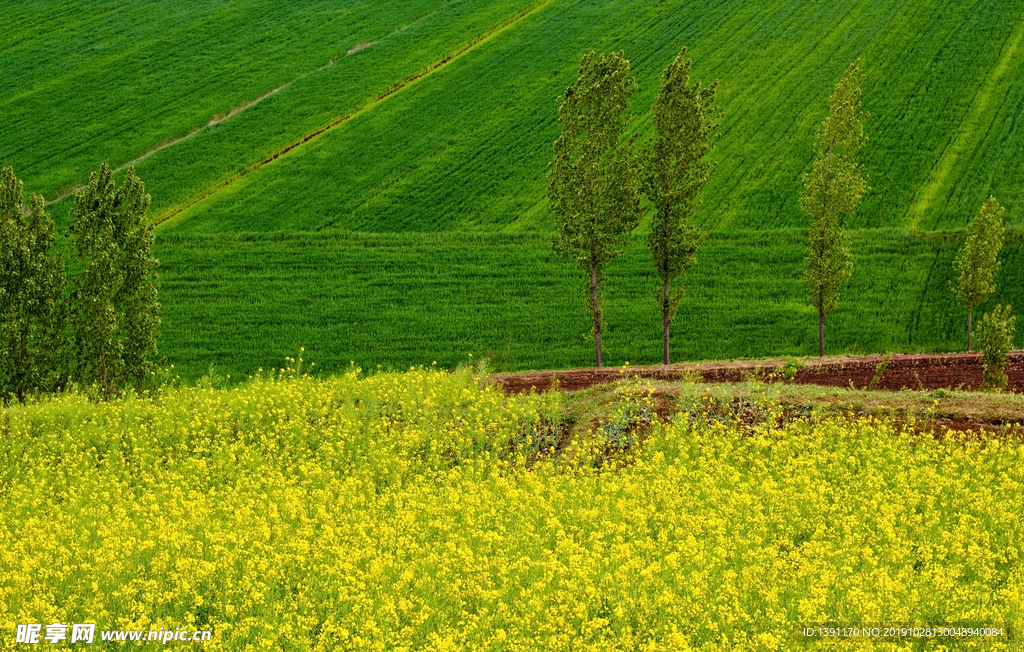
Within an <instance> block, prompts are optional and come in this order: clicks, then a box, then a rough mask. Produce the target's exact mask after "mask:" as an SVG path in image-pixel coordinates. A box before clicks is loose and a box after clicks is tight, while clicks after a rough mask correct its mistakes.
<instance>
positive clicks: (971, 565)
mask: <svg viewBox="0 0 1024 652" xmlns="http://www.w3.org/2000/svg"><path fill="white" fill-rule="evenodd" d="M624 395H629V396H631V397H632V398H631V399H630V400H634V401H636V403H634V405H640V403H642V401H643V400H644V397H643V396H642V392H639V393H638V392H635V391H634V392H632V393H630V392H625V394H624ZM638 397H639V398H638ZM560 400H562V399H561V398H560V397H559V395H558V394H557V393H556V392H552V393H550V394H544V395H524V396H515V397H507V396H505V395H503V394H502V393H501V392H500V391H499V390H498V389H496V388H494V387H491V386H486V385H484V384H482V383H481V382H480V381H479V379H478V378H475V377H474V376H473V375H472V374H471V373H470V372H468V371H460V372H457V373H453V374H451V373H445V372H439V371H434V370H431V369H414V370H411V371H408V372H404V373H381V374H377V375H371V376H365V375H363V374H361V373H360V372H359V370H357V369H353V370H352V371H351V373H348V374H346V375H343V376H340V377H335V378H331V379H325V380H317V379H313V378H309V377H291V378H282V377H277V378H275V377H270V378H262V379H255V380H252V381H250V382H248V383H245V384H242V385H240V386H238V387H235V388H232V389H212V388H206V389H203V388H166V389H164V390H163V391H162V392H161V393H160V395H159V396H157V397H155V398H131V397H129V398H126V399H123V400H119V401H114V402H110V403H106V404H103V403H99V404H97V403H94V402H90V401H88V400H87V399H86V398H83V397H82V396H78V395H67V396H60V397H57V398H53V399H48V400H44V401H40V402H37V403H31V404H28V405H25V406H18V405H15V406H11V407H8V408H6V409H5V410H4V411H3V415H2V424H0V460H2V462H3V464H2V466H0V648H3V649H7V648H15V647H20V646H17V645H15V643H14V631H15V628H16V625H17V624H19V623H53V622H61V623H85V622H95V623H97V624H98V628H100V629H129V628H139V629H144V628H149V629H155V628H158V627H164V628H175V627H189V628H193V629H211V630H213V632H214V634H213V640H212V641H210V642H207V643H204V644H201V649H204V650H381V651H384V650H387V651H402V650H405V651H412V650H436V651H442V650H494V651H498V650H507V651H519V650H523V651H526V650H537V651H541V650H544V651H549V650H551V651H569V650H573V651H584V650H585V651H593V652H597V651H603V650H638V651H640V650H645V651H646V650H652V651H653V650H659V651H660V650H788V649H793V648H794V647H800V646H801V644H799V643H797V642H796V641H795V640H794V627H795V626H796V625H797V624H800V623H822V622H842V623H889V622H891V623H946V622H961V621H969V622H992V623H1005V622H1021V615H1022V614H1021V598H1022V595H1024V575H1022V566H1021V565H1020V563H1019V557H1020V556H1021V550H1022V534H1024V527H1022V525H1021V516H1022V514H1024V492H1022V483H1024V464H1022V457H1024V454H1022V453H1024V450H1022V445H1021V443H1020V442H1019V441H1017V440H1012V439H1006V438H1003V439H1000V438H999V437H995V436H991V437H983V438H978V437H975V438H967V437H958V436H948V437H945V438H940V439H936V438H934V437H932V436H930V435H929V436H925V435H917V434H914V433H913V432H911V431H909V430H905V429H901V428H898V427H897V426H896V425H894V424H893V423H890V422H886V421H878V420H874V419H850V418H841V417H829V418H824V419H817V420H810V419H794V420H789V421H783V420H780V419H777V418H774V416H773V413H772V410H773V408H772V406H770V405H768V406H763V409H764V412H765V414H767V415H768V417H767V418H765V419H763V420H761V422H759V423H755V424H749V423H746V424H742V423H739V422H735V421H729V420H723V419H717V420H716V419H709V418H705V417H704V416H702V415H701V414H697V413H694V414H687V413H682V414H677V415H675V416H674V417H672V418H671V419H670V420H669V421H668V422H660V421H654V422H652V423H651V425H650V426H649V428H648V430H647V431H646V432H645V434H644V436H643V438H642V441H640V440H639V439H636V438H634V439H632V440H629V438H628V437H627V436H626V435H622V433H621V432H619V431H617V430H615V424H614V423H609V424H602V425H601V426H600V427H599V428H597V429H593V430H592V431H591V433H590V435H589V437H590V439H587V436H581V438H580V441H578V442H575V443H573V444H570V445H569V447H567V448H565V449H563V450H561V451H559V453H558V454H552V453H551V452H550V451H545V450H544V449H545V447H546V446H548V445H550V442H551V438H550V437H549V436H548V435H549V434H550V432H551V431H552V428H557V426H558V421H559V418H560V416H559V415H560V405H559V402H560ZM641 407H642V406H641ZM641 412H642V411H641ZM641 412H638V411H636V410H633V411H632V412H631V411H630V410H628V409H627V410H625V412H623V411H621V410H620V412H619V413H618V416H617V417H616V418H618V419H619V420H620V425H621V422H622V420H623V419H625V420H627V421H628V420H629V419H637V418H639V417H638V416H637V415H638V414H641ZM620 430H621V429H620ZM613 431H614V432H613ZM609 433H612V434H614V436H612V435H610V434H609ZM627 440H628V441H627ZM609 442H611V448H609ZM623 442H625V443H623ZM616 446H617V447H618V448H616ZM609 450H612V453H609V452H608V451H609ZM616 451H618V452H616ZM115 645H122V644H115ZM914 645H915V644H911V643H909V642H904V643H898V642H890V643H868V644H865V643H863V642H860V643H856V642H846V643H840V644H836V645H833V646H829V647H830V649H836V650H843V649H868V648H870V649H873V650H895V649H921V648H920V645H917V647H915V646H914ZM954 647H955V649H965V648H967V649H970V648H973V647H977V648H979V649H980V648H984V649H986V650H999V649H1008V646H1007V645H1006V644H1002V643H980V642H974V643H968V644H961V645H956V646H951V645H946V646H944V645H943V644H941V643H934V644H929V647H928V648H927V649H934V650H940V649H954ZM800 649H803V647H800Z"/></svg>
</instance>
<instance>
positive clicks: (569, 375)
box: [491, 352, 1024, 393]
mask: <svg viewBox="0 0 1024 652" xmlns="http://www.w3.org/2000/svg"><path fill="white" fill-rule="evenodd" d="M883 358H884V356H881V355H868V356H856V357H833V358H820V359H819V358H810V359H806V360H805V361H804V362H803V366H802V367H799V368H796V367H795V366H794V364H793V363H790V368H789V370H788V371H789V372H790V374H791V375H792V379H791V381H790V382H793V383H798V384H804V385H826V386H831V387H850V385H851V384H852V385H853V387H855V388H857V389H866V388H868V387H869V386H871V385H872V381H874V387H875V388H877V389H881V390H900V389H904V388H907V389H927V390H931V389H939V388H948V389H957V388H960V389H978V388H980V387H981V385H982V372H983V367H982V363H981V356H980V354H978V353H944V354H902V355H893V356H891V357H889V359H888V360H887V362H886V364H885V365H884V369H881V370H880V363H882V361H883ZM786 365H787V361H786V360H782V359H777V360H738V361H731V362H701V363H690V364H677V365H669V366H665V365H656V366H650V367H629V368H628V370H627V371H626V374H628V376H633V375H637V376H640V377H641V378H652V379H659V380H680V379H683V378H687V377H689V378H692V379H698V378H699V379H700V380H702V381H703V382H710V383H718V382H739V381H742V380H747V379H754V378H757V379H761V380H764V379H768V378H769V377H771V378H773V379H781V378H784V377H785V376H786V372H787V369H786ZM879 370H880V371H881V373H878V372H879ZM794 372H795V373H794ZM698 374H699V376H698ZM1006 374H1007V376H1008V377H1009V388H1010V389H1012V390H1013V391H1015V392H1020V391H1024V352H1015V353H1011V354H1010V367H1009V368H1008V369H1007V370H1006ZM876 375H877V380H876ZM623 377H624V373H623V368H622V367H608V368H604V369H569V370H564V371H534V372H526V373H518V374H499V375H494V376H491V380H493V381H494V382H496V383H498V384H499V385H501V386H502V387H503V388H504V389H505V391H506V392H510V393H518V392H526V391H530V389H536V390H538V391H545V390H547V389H550V388H551V386H552V380H553V379H555V378H557V379H558V388H559V389H561V390H576V389H585V388H587V387H593V386H594V385H600V384H603V383H610V382H614V381H616V380H618V379H620V378H623Z"/></svg>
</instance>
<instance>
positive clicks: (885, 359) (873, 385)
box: [868, 353, 921, 390]
mask: <svg viewBox="0 0 1024 652" xmlns="http://www.w3.org/2000/svg"><path fill="white" fill-rule="evenodd" d="M891 358H892V354H890V353H886V354H885V355H883V356H882V359H881V360H879V361H878V364H876V365H875V375H874V376H872V377H871V382H870V383H868V389H869V390H874V389H877V388H878V382H879V381H880V380H882V374H884V373H885V370H886V368H887V367H888V366H889V360H890V359H891ZM917 382H918V383H920V382H921V381H920V379H918V381H917Z"/></svg>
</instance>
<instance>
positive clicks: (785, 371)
mask: <svg viewBox="0 0 1024 652" xmlns="http://www.w3.org/2000/svg"><path fill="white" fill-rule="evenodd" d="M805 366H807V363H806V362H804V361H803V360H799V359H797V358H793V357H787V358H786V362H785V364H783V365H782V377H783V379H785V380H786V381H791V380H793V379H794V378H796V375H797V374H798V373H800V370H801V369H803V368H804V367H805Z"/></svg>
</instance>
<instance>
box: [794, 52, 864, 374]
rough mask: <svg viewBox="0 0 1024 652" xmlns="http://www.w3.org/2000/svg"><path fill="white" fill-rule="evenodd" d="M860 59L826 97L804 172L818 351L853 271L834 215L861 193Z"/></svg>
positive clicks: (807, 266)
mask: <svg viewBox="0 0 1024 652" xmlns="http://www.w3.org/2000/svg"><path fill="white" fill-rule="evenodd" d="M862 81H863V78H862V77H861V76H860V60H857V61H854V62H853V63H852V64H850V67H849V68H847V69H846V72H845V73H843V78H842V79H841V80H840V81H839V83H838V84H837V85H836V89H835V91H834V92H833V93H832V98H831V99H830V100H829V111H828V117H827V118H825V121H824V122H823V123H822V124H821V128H820V129H818V133H817V135H816V136H815V150H816V152H815V159H814V164H813V166H812V168H811V171H810V172H807V173H805V174H804V177H803V182H804V192H803V194H802V195H801V196H800V208H801V209H802V210H803V211H804V212H805V213H806V214H807V215H809V216H810V217H811V226H810V228H809V229H808V242H807V258H806V259H805V262H804V280H805V281H806V283H807V288H808V289H809V290H810V293H811V303H812V305H813V306H814V308H815V309H816V310H817V311H818V355H822V356H823V355H825V318H826V317H828V316H829V315H830V314H832V313H833V312H834V311H835V309H836V306H837V304H838V301H839V289H840V288H842V287H843V286H844V285H846V283H847V281H849V280H850V274H851V273H852V272H853V258H852V256H851V254H850V240H849V237H848V236H847V235H846V234H845V233H844V232H843V226H842V223H841V222H840V219H839V218H840V216H841V215H844V214H849V213H851V212H853V210H854V209H855V208H856V207H857V205H858V204H859V203H860V200H861V199H862V198H863V197H864V195H865V194H866V193H867V190H868V186H867V181H865V180H864V177H863V175H862V166H861V165H859V164H858V163H857V154H858V153H859V152H860V150H861V149H862V148H863V146H864V140H865V139H864V117H865V115H864V113H863V112H862V111H861V109H860V86H861V82H862Z"/></svg>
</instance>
